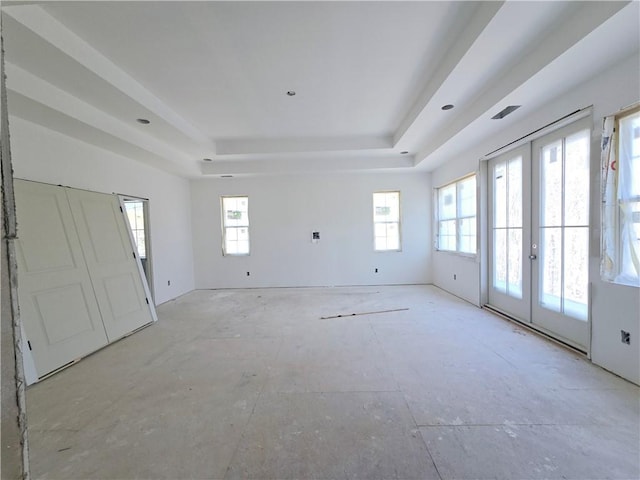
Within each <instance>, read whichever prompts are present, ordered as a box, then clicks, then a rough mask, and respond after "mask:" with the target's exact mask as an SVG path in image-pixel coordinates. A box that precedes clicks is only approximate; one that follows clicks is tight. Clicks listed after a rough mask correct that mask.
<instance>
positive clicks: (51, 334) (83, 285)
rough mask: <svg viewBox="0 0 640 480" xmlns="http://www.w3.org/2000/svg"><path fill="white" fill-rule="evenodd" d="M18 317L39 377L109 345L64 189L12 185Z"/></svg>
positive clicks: (18, 183) (18, 181)
mask: <svg viewBox="0 0 640 480" xmlns="http://www.w3.org/2000/svg"><path fill="white" fill-rule="evenodd" d="M15 196H16V209H17V218H18V240H17V242H16V247H17V248H16V251H17V257H18V258H17V260H18V272H19V282H18V288H19V291H18V296H19V303H20V314H21V318H22V321H23V325H24V330H25V333H26V337H27V339H28V342H29V347H30V349H31V350H32V352H31V353H32V355H33V359H34V363H35V366H36V372H37V374H38V376H39V377H42V376H44V375H46V374H47V373H50V372H52V371H54V370H56V369H58V368H60V367H62V366H63V365H66V364H67V363H70V362H72V361H74V360H75V359H77V358H79V357H81V356H83V355H86V354H87V353H89V352H93V351H95V350H97V349H99V348H100V347H103V346H104V345H106V344H107V343H108V340H107V335H106V333H105V330H104V326H103V323H102V318H101V316H100V311H99V309H98V304H97V302H96V299H95V295H94V293H93V288H92V284H91V279H90V277H89V272H88V270H87V266H86V264H85V261H84V257H83V255H82V250H81V248H80V241H79V239H78V236H77V234H76V230H75V227H74V222H73V217H72V215H71V209H70V207H69V202H68V199H67V196H66V194H65V191H64V189H62V188H60V187H56V186H52V185H44V184H40V183H34V182H28V181H24V180H16V181H15Z"/></svg>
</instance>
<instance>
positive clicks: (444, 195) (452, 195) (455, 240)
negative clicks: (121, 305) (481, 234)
mask: <svg viewBox="0 0 640 480" xmlns="http://www.w3.org/2000/svg"><path fill="white" fill-rule="evenodd" d="M476 183H477V180H476V176H475V175H472V176H469V177H467V178H464V179H462V180H459V181H457V182H454V183H451V184H449V185H446V186H444V187H440V188H439V189H438V238H437V248H438V250H443V251H448V252H460V253H464V254H475V253H476V251H477V240H476V239H477V232H476V208H477V206H476V194H477V191H476V190H477V187H476Z"/></svg>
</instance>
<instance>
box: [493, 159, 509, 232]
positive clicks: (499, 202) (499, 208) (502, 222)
mask: <svg viewBox="0 0 640 480" xmlns="http://www.w3.org/2000/svg"><path fill="white" fill-rule="evenodd" d="M506 175H507V164H506V163H504V162H502V163H498V164H496V166H495V168H494V170H493V226H494V227H498V228H502V227H506V226H507V217H506V212H507V178H506Z"/></svg>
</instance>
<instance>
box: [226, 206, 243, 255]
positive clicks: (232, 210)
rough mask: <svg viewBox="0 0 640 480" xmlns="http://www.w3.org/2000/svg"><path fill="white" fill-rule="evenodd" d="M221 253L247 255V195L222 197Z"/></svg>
mask: <svg viewBox="0 0 640 480" xmlns="http://www.w3.org/2000/svg"><path fill="white" fill-rule="evenodd" d="M222 253H223V254H224V255H249V197H237V196H234V197H222Z"/></svg>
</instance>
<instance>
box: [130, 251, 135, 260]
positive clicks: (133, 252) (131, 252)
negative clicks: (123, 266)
mask: <svg viewBox="0 0 640 480" xmlns="http://www.w3.org/2000/svg"><path fill="white" fill-rule="evenodd" d="M131 253H133V259H134V260H135V258H136V252H131Z"/></svg>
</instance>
